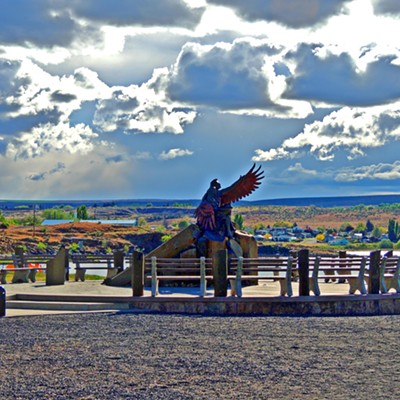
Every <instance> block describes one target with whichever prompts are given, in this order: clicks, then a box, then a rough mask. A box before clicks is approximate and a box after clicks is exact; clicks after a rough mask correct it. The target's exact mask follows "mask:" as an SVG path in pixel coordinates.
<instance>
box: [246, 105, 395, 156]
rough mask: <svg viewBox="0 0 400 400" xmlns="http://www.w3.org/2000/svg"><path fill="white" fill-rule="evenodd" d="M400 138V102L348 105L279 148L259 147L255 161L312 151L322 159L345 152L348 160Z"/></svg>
mask: <svg viewBox="0 0 400 400" xmlns="http://www.w3.org/2000/svg"><path fill="white" fill-rule="evenodd" d="M399 139H400V105H399V104H398V103H397V104H393V105H391V106H381V107H371V108H366V109H361V108H349V107H344V108H342V109H340V110H339V111H335V112H332V113H331V114H329V115H327V116H326V117H325V118H323V120H322V121H315V122H313V123H312V124H307V125H305V128H304V130H303V132H301V133H300V134H298V135H297V136H295V137H292V138H289V139H287V140H285V141H284V142H283V143H282V145H281V146H280V147H278V148H275V149H274V148H273V149H270V150H266V151H263V150H260V149H258V150H256V155H255V156H254V157H253V161H256V162H260V161H271V160H277V159H282V158H297V157H300V156H301V155H303V154H304V153H305V152H309V153H310V154H312V155H313V156H314V157H316V158H317V159H319V160H332V159H334V158H335V154H336V153H337V152H339V151H340V152H341V151H344V152H346V153H347V157H348V159H354V158H356V157H359V156H363V155H365V152H364V151H365V149H368V148H376V147H380V146H383V145H384V144H386V143H387V142H388V141H392V140H399Z"/></svg>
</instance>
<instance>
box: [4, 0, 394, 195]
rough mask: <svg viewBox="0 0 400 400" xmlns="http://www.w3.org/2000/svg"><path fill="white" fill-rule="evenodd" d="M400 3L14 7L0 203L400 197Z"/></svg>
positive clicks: (7, 36) (7, 22) (65, 2)
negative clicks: (221, 194) (258, 180)
mask: <svg viewBox="0 0 400 400" xmlns="http://www.w3.org/2000/svg"><path fill="white" fill-rule="evenodd" d="M399 34H400V1H398V0H335V1H326V0H246V1H243V0H229V1H228V0H85V1H81V0H35V1H32V0H3V1H2V4H1V12H0V199H21V200H25V199H32V200H36V199H37V200H45V199H49V200H50V199H52V200H56V199H200V198H201V197H202V195H203V194H204V193H205V191H206V190H207V188H208V186H209V183H210V181H211V180H212V179H214V178H218V179H219V181H220V182H221V185H222V187H223V188H224V187H227V186H229V185H231V184H232V183H233V182H234V181H235V180H236V179H237V178H239V176H240V175H244V174H245V173H246V172H247V171H248V170H249V169H250V167H251V166H252V165H253V163H256V164H257V165H261V166H262V169H263V170H264V172H265V179H264V180H263V183H262V185H261V186H260V188H259V189H257V190H256V191H255V192H254V193H253V194H251V196H249V197H248V198H247V199H248V200H262V199H276V198H289V197H329V196H352V195H364V194H387V193H400V190H399V182H400V159H399V157H398V155H399V154H400V140H399V139H400V42H399V39H398V37H399Z"/></svg>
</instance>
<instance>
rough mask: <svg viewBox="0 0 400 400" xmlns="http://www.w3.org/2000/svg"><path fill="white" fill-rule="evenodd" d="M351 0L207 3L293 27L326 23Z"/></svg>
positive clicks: (223, 0)
mask: <svg viewBox="0 0 400 400" xmlns="http://www.w3.org/2000/svg"><path fill="white" fill-rule="evenodd" d="M351 1H352V0H336V1H325V0H246V1H243V0H208V3H211V4H216V5H223V6H226V7H231V8H233V9H234V10H235V11H236V13H237V14H239V15H240V16H241V17H242V18H244V19H246V20H249V21H260V20H263V21H274V22H278V23H280V24H283V25H286V26H289V27H291V28H303V27H309V26H314V25H317V24H320V23H323V22H325V21H326V20H327V19H328V18H329V17H332V16H334V15H338V14H339V13H340V12H341V10H342V8H343V6H344V5H345V4H346V3H349V2H351Z"/></svg>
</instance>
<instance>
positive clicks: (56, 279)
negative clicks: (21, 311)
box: [46, 247, 67, 286]
mask: <svg viewBox="0 0 400 400" xmlns="http://www.w3.org/2000/svg"><path fill="white" fill-rule="evenodd" d="M66 254H67V251H66V250H65V248H64V247H61V248H60V250H59V251H58V253H57V254H56V256H55V257H54V258H52V259H51V260H49V261H48V262H47V268H46V286H53V285H64V283H65V258H66Z"/></svg>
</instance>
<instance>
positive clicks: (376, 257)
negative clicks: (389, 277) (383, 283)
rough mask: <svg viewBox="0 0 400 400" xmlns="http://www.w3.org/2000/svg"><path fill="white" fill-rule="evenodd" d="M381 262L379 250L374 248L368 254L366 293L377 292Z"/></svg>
mask: <svg viewBox="0 0 400 400" xmlns="http://www.w3.org/2000/svg"><path fill="white" fill-rule="evenodd" d="M380 263H381V251H380V250H375V251H372V252H371V253H370V254H369V282H368V293H369V294H379V286H380V285H379V266H380Z"/></svg>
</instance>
